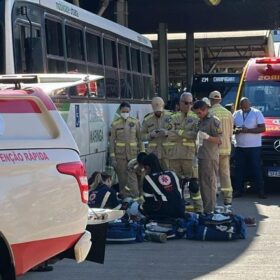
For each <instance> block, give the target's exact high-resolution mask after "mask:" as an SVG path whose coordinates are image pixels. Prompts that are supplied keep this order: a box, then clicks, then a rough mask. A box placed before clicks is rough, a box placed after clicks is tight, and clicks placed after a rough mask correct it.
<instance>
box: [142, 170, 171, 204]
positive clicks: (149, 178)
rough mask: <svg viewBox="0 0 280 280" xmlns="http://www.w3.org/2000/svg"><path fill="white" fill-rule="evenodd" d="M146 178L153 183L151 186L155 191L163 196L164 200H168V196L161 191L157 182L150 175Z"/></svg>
mask: <svg viewBox="0 0 280 280" xmlns="http://www.w3.org/2000/svg"><path fill="white" fill-rule="evenodd" d="M145 178H146V180H147V181H148V182H149V184H150V185H151V187H152V188H153V189H154V190H155V192H156V193H157V194H158V195H159V196H161V198H162V201H167V198H166V196H165V195H164V194H163V193H162V192H161V190H160V189H159V188H158V186H157V185H156V184H155V182H154V181H153V180H152V179H151V177H150V176H149V175H146V176H145Z"/></svg>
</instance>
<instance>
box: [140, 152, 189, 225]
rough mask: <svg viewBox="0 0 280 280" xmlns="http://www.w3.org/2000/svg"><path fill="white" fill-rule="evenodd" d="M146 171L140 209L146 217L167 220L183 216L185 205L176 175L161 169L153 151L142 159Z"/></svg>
mask: <svg viewBox="0 0 280 280" xmlns="http://www.w3.org/2000/svg"><path fill="white" fill-rule="evenodd" d="M143 165H144V168H145V170H146V172H147V175H146V176H145V178H144V182H143V195H144V199H145V201H144V203H143V204H142V205H141V206H140V211H141V212H142V214H143V215H145V216H146V217H147V218H148V219H153V220H167V219H170V218H180V217H183V216H184V212H185V209H184V208H185V205H184V200H183V197H182V192H181V188H180V183H179V179H178V177H177V175H176V174H175V173H174V172H172V171H163V169H162V167H161V165H160V162H159V159H158V158H157V156H156V155H155V154H153V153H151V154H149V155H147V156H146V157H145V158H144V159H143Z"/></svg>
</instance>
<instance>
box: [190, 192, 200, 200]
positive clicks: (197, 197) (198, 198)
mask: <svg viewBox="0 0 280 280" xmlns="http://www.w3.org/2000/svg"><path fill="white" fill-rule="evenodd" d="M191 198H192V199H193V200H200V199H201V195H200V194H199V195H193V194H192V193H191Z"/></svg>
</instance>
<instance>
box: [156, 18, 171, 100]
mask: <svg viewBox="0 0 280 280" xmlns="http://www.w3.org/2000/svg"><path fill="white" fill-rule="evenodd" d="M158 53H159V95H160V96H161V97H162V98H163V100H164V101H165V102H166V101H167V100H168V84H169V76H168V42H167V24H166V23H159V28H158Z"/></svg>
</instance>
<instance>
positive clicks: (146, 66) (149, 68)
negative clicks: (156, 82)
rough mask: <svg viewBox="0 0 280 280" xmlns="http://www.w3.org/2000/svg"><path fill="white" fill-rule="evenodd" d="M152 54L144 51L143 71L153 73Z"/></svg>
mask: <svg viewBox="0 0 280 280" xmlns="http://www.w3.org/2000/svg"><path fill="white" fill-rule="evenodd" d="M151 63H152V62H151V55H150V54H149V53H145V52H142V73H144V74H149V75H151V74H152V65H151Z"/></svg>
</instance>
